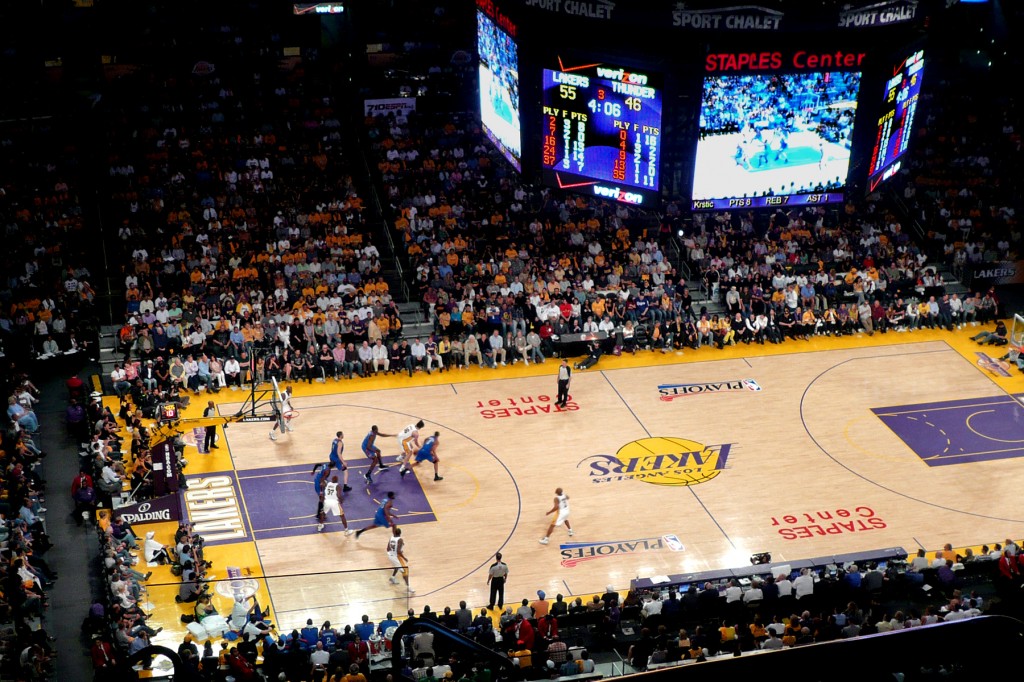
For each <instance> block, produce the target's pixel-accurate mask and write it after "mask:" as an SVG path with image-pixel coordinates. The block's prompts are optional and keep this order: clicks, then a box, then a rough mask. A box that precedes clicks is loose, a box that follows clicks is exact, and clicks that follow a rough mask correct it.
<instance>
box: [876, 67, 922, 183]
mask: <svg viewBox="0 0 1024 682" xmlns="http://www.w3.org/2000/svg"><path fill="white" fill-rule="evenodd" d="M923 68H924V51H922V50H918V51H917V52H915V53H914V54H912V55H910V56H909V57H907V58H906V59H905V60H904V61H903V63H902V64H900V65H899V66H897V67H896V68H895V69H894V72H895V73H894V75H893V77H892V78H890V79H889V80H888V81H887V82H886V84H885V100H884V101H883V103H882V109H881V112H882V113H881V115H880V116H879V117H878V130H877V132H876V133H875V145H874V147H873V148H872V150H871V166H870V168H871V170H870V171H869V172H868V186H869V187H870V189H871V190H874V189H875V188H876V187H878V185H880V184H881V183H882V182H884V181H885V180H888V179H889V178H891V177H892V176H894V175H895V174H896V173H897V172H899V170H900V168H901V166H902V162H901V161H900V157H902V156H903V153H904V152H906V151H907V144H908V143H909V142H910V135H911V134H912V133H913V128H914V115H915V114H916V113H917V101H918V96H919V95H920V92H921V76H922V73H921V70H922V69H923Z"/></svg>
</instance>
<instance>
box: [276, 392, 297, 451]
mask: <svg viewBox="0 0 1024 682" xmlns="http://www.w3.org/2000/svg"><path fill="white" fill-rule="evenodd" d="M291 411H292V387H291V386H289V387H287V388H286V389H284V390H283V391H281V404H280V405H279V406H278V408H277V413H276V414H275V415H274V416H275V417H277V419H275V420H274V428H272V429H270V440H277V435H276V434H275V433H274V431H280V432H281V433H285V432H287V431H294V430H295V429H293V428H292V427H291V425H290V424H289V423H288V419H286V418H285V415H286V414H290V413H291Z"/></svg>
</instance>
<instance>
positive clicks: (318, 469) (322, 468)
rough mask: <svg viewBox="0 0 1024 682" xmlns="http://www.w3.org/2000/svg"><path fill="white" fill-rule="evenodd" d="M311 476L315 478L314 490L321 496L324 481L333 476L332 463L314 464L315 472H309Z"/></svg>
mask: <svg viewBox="0 0 1024 682" xmlns="http://www.w3.org/2000/svg"><path fill="white" fill-rule="evenodd" d="M309 475H310V476H312V477H313V490H315V491H316V494H317V495H319V494H320V493H322V492H323V491H324V481H326V480H327V479H328V477H329V476H330V475H331V463H330V462H323V463H321V464H314V465H313V471H311V472H309Z"/></svg>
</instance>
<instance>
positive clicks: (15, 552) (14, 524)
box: [0, 363, 58, 680]
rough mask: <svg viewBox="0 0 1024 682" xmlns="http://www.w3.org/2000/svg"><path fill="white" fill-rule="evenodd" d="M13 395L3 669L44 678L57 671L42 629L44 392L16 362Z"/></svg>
mask: <svg viewBox="0 0 1024 682" xmlns="http://www.w3.org/2000/svg"><path fill="white" fill-rule="evenodd" d="M0 381H2V383H0V386H2V390H3V394H4V395H5V396H9V397H8V401H7V403H8V407H7V416H8V420H5V424H4V429H3V431H2V433H0V557H2V561H0V620H2V621H4V622H7V623H10V625H9V626H5V627H4V630H3V632H2V634H0V671H2V672H0V674H5V676H11V677H12V678H13V677H15V676H19V679H26V680H41V679H45V678H46V676H47V675H49V674H50V673H51V672H52V670H53V657H54V655H55V654H54V648H53V646H52V642H53V641H54V640H53V638H52V637H50V636H49V634H48V633H47V630H46V628H45V620H46V619H47V618H48V615H47V614H48V611H49V600H48V596H47V593H48V592H49V590H50V588H51V587H52V586H53V584H54V581H56V580H57V578H58V576H57V572H56V571H55V570H53V569H52V568H51V567H50V565H49V564H48V563H47V561H46V558H45V556H46V554H47V552H49V551H50V549H51V547H52V543H51V542H50V536H49V534H48V533H47V531H46V512H47V509H46V507H45V506H44V504H45V502H46V500H45V492H46V481H45V480H44V479H43V477H42V471H41V469H40V465H41V464H42V460H43V458H44V457H46V453H45V452H44V451H42V450H40V449H39V438H40V435H41V433H42V429H44V428H45V429H52V428H54V425H53V424H46V423H40V420H39V418H38V416H37V414H36V412H35V410H34V409H33V408H34V406H35V405H36V403H38V401H39V399H40V392H39V390H38V389H37V387H36V386H35V384H33V382H32V381H31V379H30V378H29V377H28V375H26V374H25V373H24V372H21V371H19V370H18V368H17V367H16V366H15V364H14V363H10V364H9V365H6V366H5V367H4V369H3V372H2V374H0Z"/></svg>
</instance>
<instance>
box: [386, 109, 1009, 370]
mask: <svg viewBox="0 0 1024 682" xmlns="http://www.w3.org/2000/svg"><path fill="white" fill-rule="evenodd" d="M367 123H368V125H370V126H371V128H370V130H371V132H370V135H369V138H370V140H371V144H372V146H373V149H374V150H375V152H376V153H377V155H378V169H379V171H380V173H381V177H382V180H383V183H384V192H385V193H386V195H387V197H388V199H389V201H390V202H391V208H392V210H393V211H394V215H395V229H396V231H397V232H398V234H399V235H400V236H401V238H402V241H403V243H404V244H405V247H406V254H407V257H408V258H409V260H410V265H411V267H412V268H413V269H414V270H415V272H416V285H417V290H418V295H419V297H420V298H421V300H422V301H423V303H424V306H425V308H426V310H427V313H428V315H429V317H430V319H431V320H432V321H433V322H434V329H435V333H434V335H432V336H431V337H430V338H429V339H425V340H416V343H415V344H414V348H415V347H417V346H418V350H413V351H412V352H411V355H412V361H411V362H408V363H407V364H406V366H407V367H408V368H410V372H411V371H412V369H413V368H416V367H421V366H422V367H423V368H424V369H427V370H428V371H429V370H430V369H431V368H432V367H433V366H441V367H448V368H451V367H460V366H465V365H469V364H480V365H487V366H492V367H493V366H497V365H498V364H503V363H506V362H516V361H523V362H527V363H528V362H531V361H533V362H542V361H543V360H544V359H545V358H546V357H549V356H550V355H551V354H552V353H557V352H559V350H561V349H560V347H559V344H558V340H559V339H560V338H561V337H562V336H563V335H566V334H581V333H582V334H587V333H598V334H600V333H601V332H604V333H605V336H604V337H602V338H605V339H606V340H605V341H603V348H601V349H600V350H601V351H602V352H610V351H627V352H636V351H637V350H640V349H644V348H649V349H651V350H659V349H660V350H662V351H663V352H669V351H671V350H674V349H685V348H692V349H697V348H700V347H702V346H710V345H717V346H718V347H723V346H724V345H728V344H735V343H738V342H746V343H766V342H771V343H780V342H782V341H784V340H786V339H793V338H796V339H807V338H810V337H811V336H813V335H817V334H821V335H837V336H839V335H845V334H852V333H867V334H869V335H871V334H874V333H875V332H876V331H879V332H881V333H886V332H888V331H890V330H893V331H913V330H916V329H919V328H937V327H942V328H945V329H949V330H952V329H954V328H957V327H963V326H965V325H976V324H985V323H988V322H990V321H992V320H993V319H994V318H995V317H996V316H997V315H998V310H999V308H998V299H997V298H996V296H995V292H994V290H991V289H990V290H988V291H987V292H985V293H984V294H982V293H981V292H976V293H974V294H972V295H965V296H963V297H961V296H960V295H959V294H955V293H954V294H951V295H947V293H946V291H945V285H944V281H943V278H942V274H941V272H940V271H939V266H940V265H941V262H939V263H936V262H933V261H932V260H930V258H929V256H928V255H927V254H926V253H924V252H923V251H922V249H921V248H920V247H919V246H918V245H917V244H916V243H915V242H914V241H913V240H912V239H911V238H910V236H909V235H908V234H907V232H906V231H905V230H904V229H903V227H902V225H901V223H900V220H899V219H898V218H897V216H896V214H895V213H894V212H893V210H891V206H890V204H889V203H888V202H886V201H884V200H883V198H882V197H881V196H878V197H873V198H869V199H868V200H867V201H865V202H862V203H859V204H858V203H853V202H851V203H849V204H848V205H846V206H845V207H843V209H842V210H839V211H836V210H829V209H827V208H824V207H813V208H808V209H805V210H802V211H799V212H796V211H794V212H783V211H779V212H777V213H775V214H773V215H770V216H764V215H755V214H753V213H739V212H736V213H724V212H723V213H698V214H694V215H693V216H692V217H691V218H689V219H686V220H684V218H683V215H682V212H681V211H680V210H679V206H678V204H675V203H671V204H669V205H668V206H667V209H666V212H665V214H664V215H663V216H659V218H660V220H656V221H654V222H653V223H652V222H650V221H644V219H643V216H641V215H639V214H638V213H637V212H636V211H634V210H631V209H628V208H626V207H623V206H613V205H610V204H607V203H604V202H600V201H590V200H587V199H584V198H582V197H566V198H557V197H555V196H554V195H553V193H551V192H550V191H548V190H546V189H542V188H536V187H531V186H529V185H525V184H523V183H521V181H520V180H519V179H518V177H517V176H513V175H510V174H509V173H507V172H506V171H505V170H504V166H502V165H501V164H500V163H495V160H494V158H493V152H492V150H491V149H490V147H488V145H487V143H486V141H485V140H484V139H483V138H482V136H481V135H480V133H479V130H477V129H476V124H475V123H474V122H473V121H472V120H471V119H468V118H460V117H459V116H457V115H455V116H446V117H441V118H436V119H431V118H427V117H424V118H416V117H415V116H410V117H408V118H406V119H403V118H401V117H387V118H384V117H382V118H378V119H373V120H370V121H368V122H367ZM677 232H681V233H682V238H681V240H680V241H681V248H680V250H681V252H682V257H683V259H685V261H686V264H687V266H688V269H689V271H690V272H691V273H697V274H696V275H691V276H694V277H699V278H700V287H701V290H700V291H697V292H691V291H690V289H689V287H688V286H687V284H688V282H687V280H686V279H685V278H684V277H683V276H681V274H680V273H679V272H677V270H676V269H675V267H673V263H672V262H671V261H672V259H671V258H670V255H669V253H670V251H669V243H668V242H669V241H670V240H672V239H674V238H675V236H674V235H675V234H676V233H677ZM695 293H696V294H697V296H698V297H699V299H698V300H699V301H700V302H701V303H704V305H703V306H702V305H699V304H695V302H694V301H695V297H694V294H695ZM723 308H724V310H723Z"/></svg>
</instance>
